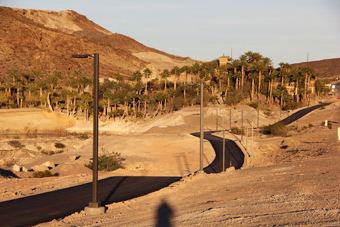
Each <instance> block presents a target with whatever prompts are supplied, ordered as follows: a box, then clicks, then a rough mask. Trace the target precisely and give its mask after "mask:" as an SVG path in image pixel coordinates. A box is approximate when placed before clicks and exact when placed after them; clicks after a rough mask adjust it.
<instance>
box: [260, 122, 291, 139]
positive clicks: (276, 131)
mask: <svg viewBox="0 0 340 227" xmlns="http://www.w3.org/2000/svg"><path fill="white" fill-rule="evenodd" d="M262 132H263V134H266V135H274V136H286V135H287V129H286V125H285V124H284V123H283V122H282V121H279V122H277V123H275V124H273V125H267V126H263V127H262Z"/></svg>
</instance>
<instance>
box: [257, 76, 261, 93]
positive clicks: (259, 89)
mask: <svg viewBox="0 0 340 227" xmlns="http://www.w3.org/2000/svg"><path fill="white" fill-rule="evenodd" d="M261 74H262V72H261V71H259V88H258V90H257V97H258V98H259V97H260V92H261V76H262V75H261Z"/></svg>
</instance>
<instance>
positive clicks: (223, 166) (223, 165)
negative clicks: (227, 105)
mask: <svg viewBox="0 0 340 227" xmlns="http://www.w3.org/2000/svg"><path fill="white" fill-rule="evenodd" d="M224 115H225V111H224V110H223V117H222V128H223V158H222V160H223V164H222V168H223V172H225V136H224Z"/></svg>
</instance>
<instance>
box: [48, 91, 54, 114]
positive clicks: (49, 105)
mask: <svg viewBox="0 0 340 227" xmlns="http://www.w3.org/2000/svg"><path fill="white" fill-rule="evenodd" d="M50 94H51V92H48V93H47V104H48V107H49V109H50V110H51V111H52V112H53V109H52V106H51V103H50Z"/></svg>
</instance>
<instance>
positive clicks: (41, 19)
mask: <svg viewBox="0 0 340 227" xmlns="http://www.w3.org/2000/svg"><path fill="white" fill-rule="evenodd" d="M0 25H1V26H0V44H1V45H0V76H1V77H2V76H4V75H5V74H6V72H7V71H8V70H10V69H18V70H20V71H22V72H25V73H31V72H32V71H35V70H37V71H41V72H43V73H44V74H46V75H49V74H52V73H54V71H61V72H62V73H63V74H64V75H69V74H70V73H71V72H72V71H73V70H74V69H76V68H81V69H83V70H85V72H86V73H87V74H88V75H92V73H93V64H92V61H91V60H87V59H74V58H71V56H72V55H73V54H88V53H89V54H91V53H99V54H100V76H101V77H109V76H112V75H113V74H114V73H120V74H122V75H123V76H125V77H126V76H129V75H131V74H132V73H133V72H135V71H136V70H142V69H143V68H145V67H149V68H151V69H152V70H153V71H154V72H155V73H156V74H157V72H159V71H160V70H161V69H164V68H169V69H170V68H172V67H173V66H174V65H178V66H182V65H191V64H193V63H194V62H195V61H193V60H191V59H190V58H183V57H179V56H175V55H171V54H167V53H164V52H162V51H159V50H156V49H153V48H149V47H147V46H145V45H143V44H141V43H139V42H137V41H136V40H134V39H132V38H130V37H127V36H124V35H121V34H117V33H116V34H114V33H111V32H110V31H108V30H106V29H104V28H102V27H100V26H99V25H97V24H95V23H94V22H92V21H90V20H89V19H87V18H86V16H83V15H80V14H78V13H76V12H74V11H70V10H66V11H61V12H57V11H47V10H30V9H14V8H8V7H0ZM159 58H163V59H164V58H165V59H166V61H165V64H164V62H162V63H161V64H160V62H159V60H158V59H159Z"/></svg>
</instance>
